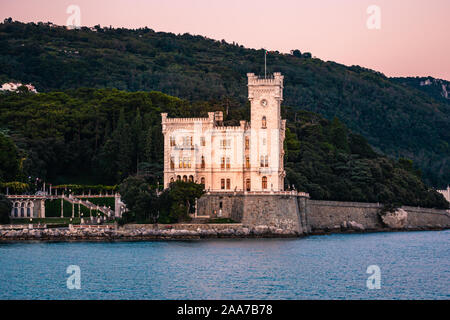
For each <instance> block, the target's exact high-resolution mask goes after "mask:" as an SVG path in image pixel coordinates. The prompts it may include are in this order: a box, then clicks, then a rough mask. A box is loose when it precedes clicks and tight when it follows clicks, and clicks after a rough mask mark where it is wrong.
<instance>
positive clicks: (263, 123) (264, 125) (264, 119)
mask: <svg viewBox="0 0 450 320" xmlns="http://www.w3.org/2000/svg"><path fill="white" fill-rule="evenodd" d="M262 127H263V128H267V120H266V116H264V117H262Z"/></svg>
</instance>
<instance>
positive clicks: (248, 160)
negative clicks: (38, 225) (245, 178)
mask: <svg viewBox="0 0 450 320" xmlns="http://www.w3.org/2000/svg"><path fill="white" fill-rule="evenodd" d="M245 167H246V168H247V169H250V157H249V156H246V157H245Z"/></svg>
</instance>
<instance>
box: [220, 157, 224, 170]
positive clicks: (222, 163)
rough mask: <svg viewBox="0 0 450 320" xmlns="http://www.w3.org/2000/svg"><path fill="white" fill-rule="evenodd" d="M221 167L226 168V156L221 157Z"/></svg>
mask: <svg viewBox="0 0 450 320" xmlns="http://www.w3.org/2000/svg"><path fill="white" fill-rule="evenodd" d="M220 169H225V157H222V158H221V159H220Z"/></svg>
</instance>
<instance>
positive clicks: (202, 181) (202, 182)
mask: <svg viewBox="0 0 450 320" xmlns="http://www.w3.org/2000/svg"><path fill="white" fill-rule="evenodd" d="M200 183H201V184H202V185H205V177H201V178H200Z"/></svg>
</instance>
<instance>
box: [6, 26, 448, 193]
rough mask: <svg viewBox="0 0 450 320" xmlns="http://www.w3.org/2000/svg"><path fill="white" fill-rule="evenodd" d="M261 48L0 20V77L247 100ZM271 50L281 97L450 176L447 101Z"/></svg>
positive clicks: (44, 85)
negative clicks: (250, 75) (248, 84)
mask: <svg viewBox="0 0 450 320" xmlns="http://www.w3.org/2000/svg"><path fill="white" fill-rule="evenodd" d="M263 53H264V51H263V50H262V49H261V50H254V49H247V48H244V47H243V46H241V45H238V44H234V43H233V44H229V43H226V42H225V41H216V40H212V39H207V38H205V37H202V36H192V35H189V34H183V35H175V34H171V33H164V32H154V31H153V30H151V29H149V28H143V29H138V30H128V29H110V28H100V27H99V26H98V27H97V28H96V29H95V30H94V31H92V30H90V29H89V28H82V29H81V30H66V29H65V28H62V27H55V26H52V25H47V24H43V23H40V24H33V23H29V24H23V23H20V22H13V21H12V20H5V23H3V24H0V81H2V82H6V81H11V80H16V81H20V82H22V83H30V82H31V83H32V84H33V85H35V86H36V88H37V89H38V91H40V92H43V91H44V92H45V91H51V90H65V89H72V88H79V87H94V88H117V89H121V90H127V91H138V90H143V91H152V90H156V91H162V92H164V93H166V94H170V95H173V96H177V97H180V98H184V99H188V100H189V101H191V102H192V101H197V100H202V101H204V100H210V99H221V100H223V101H227V99H233V98H235V99H237V101H238V102H240V103H241V104H242V103H245V101H246V90H247V89H246V73H247V72H255V73H260V74H261V73H262V72H263ZM267 59H268V60H267V63H268V71H269V72H273V71H280V72H282V73H283V74H284V75H285V89H284V93H285V94H284V97H285V101H284V103H285V105H289V106H292V107H293V108H295V109H297V110H309V111H313V112H316V113H319V114H321V115H323V116H324V117H325V118H327V119H329V120H331V119H333V118H334V117H335V116H336V117H338V118H339V119H341V121H342V122H343V123H345V124H346V125H347V126H348V127H349V128H350V129H351V130H353V131H354V132H357V133H360V134H362V135H363V136H364V137H366V138H367V140H368V141H369V143H370V144H371V145H372V146H374V147H375V148H376V149H377V150H379V151H381V152H384V153H385V154H387V155H390V156H392V157H394V158H398V157H406V158H410V159H413V160H414V161H415V163H417V164H418V165H419V166H420V168H421V170H422V172H423V174H424V178H425V181H426V182H427V183H428V184H430V185H433V186H435V187H437V186H444V185H446V184H447V183H448V182H449V181H450V146H449V141H450V130H449V128H450V104H448V103H445V101H442V99H435V98H433V97H431V96H430V95H428V94H427V93H424V92H422V91H420V90H418V89H416V88H414V87H412V86H407V85H403V84H402V83H398V82H397V81H393V80H392V79H389V78H387V77H385V76H384V75H383V74H381V73H378V72H375V71H372V70H368V69H364V68H361V67H358V66H352V67H347V66H344V65H340V64H337V63H334V62H324V61H322V60H320V59H315V58H311V54H309V53H301V52H300V51H299V50H296V51H293V54H292V55H291V54H280V53H277V52H270V53H269V55H268V57H267ZM90 112H92V111H90ZM288 120H289V121H292V119H288ZM1 125H2V126H4V124H3V123H2V124H1ZM80 152H81V151H80Z"/></svg>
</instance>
